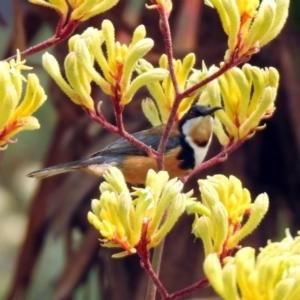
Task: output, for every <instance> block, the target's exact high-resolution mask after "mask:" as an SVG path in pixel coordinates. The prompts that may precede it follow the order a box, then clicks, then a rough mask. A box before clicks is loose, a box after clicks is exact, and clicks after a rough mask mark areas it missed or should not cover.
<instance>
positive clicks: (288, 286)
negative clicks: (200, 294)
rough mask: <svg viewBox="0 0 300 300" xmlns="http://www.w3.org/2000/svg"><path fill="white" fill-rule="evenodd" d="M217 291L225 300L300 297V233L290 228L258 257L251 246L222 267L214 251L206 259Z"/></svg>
mask: <svg viewBox="0 0 300 300" xmlns="http://www.w3.org/2000/svg"><path fill="white" fill-rule="evenodd" d="M204 271H205V274H206V276H207V278H208V279H209V281H210V283H211V285H212V286H213V288H214V289H215V291H216V292H217V293H218V294H219V295H220V296H221V297H222V298H223V299H225V300H242V299H257V300H269V299H282V300H298V299H299V295H300V285H299V282H300V236H297V237H296V238H293V237H292V236H291V235H290V233H289V231H287V232H286V237H285V238H284V239H283V240H282V241H281V242H273V243H271V242H269V243H268V245H267V246H266V247H264V248H262V249H261V250H260V253H259V254H258V255H257V257H255V250H254V249H253V248H251V247H245V248H242V249H240V250H239V251H238V252H237V253H236V255H235V257H230V258H228V259H227V260H225V265H224V266H222V265H221V262H220V260H219V258H218V257H217V255H215V254H210V255H209V256H207V257H206V259H205V262H204Z"/></svg>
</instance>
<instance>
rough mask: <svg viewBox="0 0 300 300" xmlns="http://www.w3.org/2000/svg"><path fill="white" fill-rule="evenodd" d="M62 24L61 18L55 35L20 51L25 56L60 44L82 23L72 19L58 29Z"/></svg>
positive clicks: (7, 59)
mask: <svg viewBox="0 0 300 300" xmlns="http://www.w3.org/2000/svg"><path fill="white" fill-rule="evenodd" d="M60 24H61V19H60V20H59V22H58V25H57V30H56V32H55V35H54V36H52V37H50V38H49V39H47V40H45V41H43V42H41V43H39V44H37V45H35V46H32V47H30V48H28V49H26V50H24V51H23V52H21V53H20V54H21V57H22V58H25V57H27V56H30V55H33V54H36V53H38V52H41V51H43V50H45V49H47V48H50V47H52V46H55V45H57V44H59V43H60V42H62V41H63V40H65V39H67V38H68V37H70V36H71V35H72V33H73V32H74V30H75V29H76V27H77V26H78V25H79V24H80V22H79V21H71V22H69V23H67V25H66V26H65V27H64V28H62V29H60V31H58V30H59V28H61V25H60ZM15 57H16V55H13V56H11V57H8V58H6V59H5V60H6V61H9V60H11V59H13V58H15Z"/></svg>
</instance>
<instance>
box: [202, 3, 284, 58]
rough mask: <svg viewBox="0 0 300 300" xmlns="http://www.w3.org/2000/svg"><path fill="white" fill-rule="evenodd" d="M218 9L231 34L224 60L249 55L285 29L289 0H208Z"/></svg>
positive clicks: (224, 26)
mask: <svg viewBox="0 0 300 300" xmlns="http://www.w3.org/2000/svg"><path fill="white" fill-rule="evenodd" d="M206 2H207V4H208V5H210V6H212V7H215V8H216V10H217V11H218V13H219V15H220V17H221V21H222V25H223V29H224V31H225V33H226V34H227V35H228V47H229V49H228V51H227V53H226V55H225V61H229V60H230V59H231V58H233V57H240V56H243V55H244V56H249V55H251V54H253V53H256V52H257V51H258V50H259V48H260V47H262V46H264V45H266V44H267V43H269V42H270V41H271V40H273V39H274V38H275V37H276V36H277V35H278V34H279V32H280V31H281V30H282V28H283V26H284V24H285V22H286V19H287V15H288V8H289V2H290V1H289V0H276V1H275V0H262V1H258V0H229V1H222V0H209V1H206Z"/></svg>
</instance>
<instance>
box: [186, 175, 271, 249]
mask: <svg viewBox="0 0 300 300" xmlns="http://www.w3.org/2000/svg"><path fill="white" fill-rule="evenodd" d="M198 184H199V187H200V193H201V199H202V203H200V202H196V201H192V200H191V201H189V203H188V204H187V207H186V210H187V212H188V213H195V221H194V224H193V233H194V234H195V235H196V236H197V237H199V238H201V239H202V242H203V244H204V250H205V255H208V254H209V253H213V252H215V253H217V254H218V255H220V254H222V255H224V251H225V254H226V251H227V250H232V249H234V248H235V247H236V246H237V245H238V243H239V242H240V241H241V240H242V239H243V238H244V237H246V236H247V235H249V234H250V233H251V232H252V231H253V230H254V229H255V228H256V227H257V226H258V225H259V223H260V222H261V220H262V218H263V217H264V215H265V213H266V212H267V209H268V204H269V201H268V196H267V195H266V194H260V195H259V196H258V197H257V198H256V199H255V201H254V202H251V196H250V193H249V191H248V190H247V189H245V188H243V187H242V183H241V182H240V180H238V179H237V178H236V177H234V176H229V177H226V176H224V175H214V176H212V177H210V176H209V177H208V178H207V179H204V180H199V181H198ZM199 215H200V216H199ZM245 216H248V219H247V221H246V222H245V223H244V224H243V220H244V217H245Z"/></svg>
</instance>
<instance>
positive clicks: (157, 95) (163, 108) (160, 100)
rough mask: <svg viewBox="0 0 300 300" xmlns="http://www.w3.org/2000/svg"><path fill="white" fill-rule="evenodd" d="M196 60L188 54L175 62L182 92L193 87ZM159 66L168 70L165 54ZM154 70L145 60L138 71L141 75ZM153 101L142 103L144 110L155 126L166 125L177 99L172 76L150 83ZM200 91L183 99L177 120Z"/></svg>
mask: <svg viewBox="0 0 300 300" xmlns="http://www.w3.org/2000/svg"><path fill="white" fill-rule="evenodd" d="M195 62H196V58H195V55H194V54H193V53H190V54H188V55H187V56H186V57H185V58H183V60H174V61H173V67H174V71H175V76H176V79H177V82H178V87H179V90H180V91H183V90H185V89H186V88H188V87H190V86H191V82H192V79H191V80H190V77H192V76H193V78H194V75H193V74H191V71H192V68H193V66H194V65H195ZM159 66H160V68H161V69H164V70H168V61H167V56H166V55H165V54H163V55H162V56H161V58H160V60H159ZM151 70H154V68H153V66H152V65H151V64H150V63H148V62H147V61H145V60H142V59H141V60H140V61H139V65H138V68H137V71H138V73H139V74H141V75H142V74H143V73H145V72H149V71H151ZM146 86H147V89H148V90H149V92H150V94H151V96H152V99H151V98H147V99H146V100H144V101H143V103H142V109H143V112H144V114H145V116H146V117H147V119H148V120H149V122H150V123H151V124H152V125H153V126H157V125H160V124H165V123H166V122H167V120H168V117H169V115H170V111H171V108H172V106H173V102H174V98H175V90H174V87H173V84H172V80H171V77H170V75H169V76H167V77H165V78H164V79H163V80H162V81H161V82H149V83H148V84H147V85H146ZM199 92H200V90H199V91H197V92H195V93H194V94H193V95H191V96H190V97H187V98H185V99H183V101H182V102H181V104H180V106H179V108H178V111H177V115H176V118H175V119H176V120H179V119H180V118H181V117H182V116H183V115H184V113H185V112H186V111H187V110H188V109H189V107H190V106H191V104H192V103H193V101H194V100H195V98H196V97H197V96H198V95H199Z"/></svg>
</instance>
